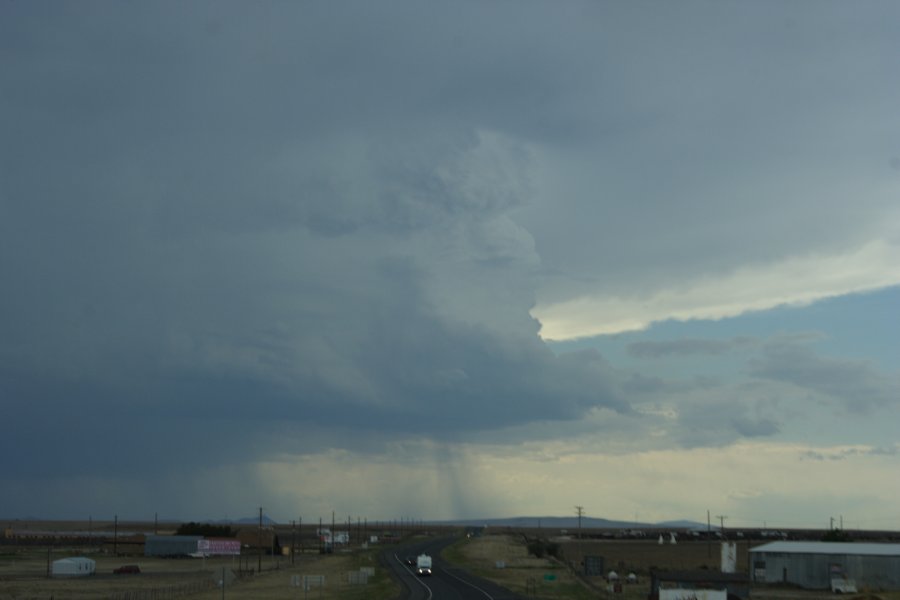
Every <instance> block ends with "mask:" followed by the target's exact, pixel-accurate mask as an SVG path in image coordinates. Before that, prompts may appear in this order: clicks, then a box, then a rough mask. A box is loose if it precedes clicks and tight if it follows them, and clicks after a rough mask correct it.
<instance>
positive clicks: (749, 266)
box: [0, 0, 900, 530]
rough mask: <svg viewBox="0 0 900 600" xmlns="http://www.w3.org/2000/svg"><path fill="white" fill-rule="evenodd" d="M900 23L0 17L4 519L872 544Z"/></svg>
mask: <svg viewBox="0 0 900 600" xmlns="http://www.w3.org/2000/svg"><path fill="white" fill-rule="evenodd" d="M897 31H900V4H897V3H896V2H890V1H868V0H863V1H862V2H854V3H852V4H851V3H846V2H832V1H827V0H826V1H819V0H817V1H815V2H813V1H812V0H809V1H807V0H800V1H798V2H775V1H772V2H769V1H764V2H737V1H724V2H719V1H716V2H712V1H694V0H685V1H683V2H677V3H667V2H642V1H637V2H627V3H625V2H604V1H591V2H578V1H574V0H573V1H568V0H566V1H564V2H533V1H528V0H526V1H515V2H514V1H505V0H490V1H487V2H482V1H478V2H475V1H466V0H463V1H459V2H431V3H423V2H404V1H388V2H379V3H372V2H363V1H359V2H355V1H349V0H348V1H341V2H266V1H261V2H252V3H249V2H219V1H217V2H203V1H197V2H190V3H181V2H152V3H148V2H119V1H116V2H113V1H108V2H104V1H97V2H87V3H86V2H50V1H40V0H39V1H36V2H21V1H19V2H15V1H10V0H2V1H0V286H2V288H0V289H2V294H0V411H2V412H0V414H2V417H0V424H2V434H0V457H2V459H0V468H2V480H3V493H2V494H0V517H3V518H30V517H39V518H46V519H73V518H74V519H87V518H88V517H92V518H94V519H99V518H111V517H112V516H113V515H118V516H119V518H128V519H146V520H150V519H153V518H154V516H155V515H158V516H159V517H160V518H173V519H183V520H189V519H190V520H197V519H221V518H241V517H247V516H253V515H254V514H256V512H257V510H258V507H263V508H264V510H265V512H266V514H268V515H270V516H271V517H272V518H274V519H276V520H278V521H281V522H287V521H290V520H292V519H298V518H301V519H303V520H304V521H306V522H312V521H315V520H316V519H317V518H326V519H327V518H328V517H329V516H330V514H331V513H332V511H334V512H336V514H338V515H351V516H353V517H354V518H356V517H362V518H365V519H367V520H369V521H374V520H389V519H399V518H415V519H422V520H429V519H455V518H485V519H487V518H497V517H511V516H571V515H574V514H575V513H576V509H575V507H576V506H580V507H583V509H584V514H585V515H586V516H590V517H598V518H608V519H617V520H636V521H641V522H659V521H664V520H670V519H691V520H696V521H699V522H705V520H706V515H707V514H708V511H709V512H711V514H712V515H717V516H718V515H722V516H723V517H727V518H726V519H725V521H724V524H725V525H726V527H728V526H744V527H782V528H788V527H822V528H826V527H828V526H829V525H830V523H831V521H830V520H831V519H835V520H836V522H838V521H837V519H840V520H841V521H840V522H843V524H844V527H845V528H848V529H850V528H861V529H893V530H900V508H898V506H897V503H896V498H897V497H898V496H900V477H898V474H900V433H898V431H900V430H898V427H897V425H898V423H900V318H898V315H900V311H898V307H900V194H898V193H900V112H898V110H897V107H898V106H900V77H898V72H897V61H896V58H897V56H900V36H898V35H897Z"/></svg>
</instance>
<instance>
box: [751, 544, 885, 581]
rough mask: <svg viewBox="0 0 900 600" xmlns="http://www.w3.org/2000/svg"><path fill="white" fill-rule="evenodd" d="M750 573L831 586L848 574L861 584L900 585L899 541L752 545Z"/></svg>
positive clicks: (765, 578) (757, 578) (755, 578)
mask: <svg viewBox="0 0 900 600" xmlns="http://www.w3.org/2000/svg"><path fill="white" fill-rule="evenodd" d="M750 574H751V578H752V580H753V581H754V582H756V583H791V584H795V585H799V586H801V587H804V588H808V589H828V588H829V587H830V586H831V580H832V579H836V578H847V579H853V580H855V581H856V585H857V586H859V587H861V588H869V589H873V590H897V589H900V544H875V543H845V542H772V543H770V544H764V545H762V546H757V547H756V548H751V549H750Z"/></svg>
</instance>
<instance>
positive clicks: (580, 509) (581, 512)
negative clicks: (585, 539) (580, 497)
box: [575, 506, 584, 539]
mask: <svg viewBox="0 0 900 600" xmlns="http://www.w3.org/2000/svg"><path fill="white" fill-rule="evenodd" d="M575 512H576V513H577V514H578V539H581V517H582V515H584V507H583V506H576V507H575Z"/></svg>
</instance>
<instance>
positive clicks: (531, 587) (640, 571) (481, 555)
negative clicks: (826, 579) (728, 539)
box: [444, 533, 900, 600]
mask: <svg viewBox="0 0 900 600" xmlns="http://www.w3.org/2000/svg"><path fill="white" fill-rule="evenodd" d="M551 541H552V542H553V543H556V544H558V557H559V558H558V559H557V558H552V557H547V558H541V559H538V558H534V557H533V556H530V555H529V554H528V551H527V548H526V542H525V540H524V539H523V537H522V536H521V535H516V534H508V533H504V534H497V535H485V536H481V537H473V538H471V539H466V540H462V541H460V542H458V543H456V544H454V546H452V547H451V548H450V549H448V550H447V551H446V552H445V553H444V556H445V558H447V559H449V560H451V561H453V562H455V563H457V564H459V565H461V566H465V567H466V568H467V569H469V570H470V571H472V572H473V573H476V574H477V575H479V576H481V577H484V578H485V579H490V580H491V581H494V582H496V583H499V584H500V585H503V586H504V587H507V588H508V589H511V590H513V591H516V592H518V593H520V594H523V595H526V596H528V597H530V598H535V599H537V600H545V599H546V600H549V599H555V598H566V599H572V600H581V599H587V598H594V599H596V598H604V599H606V600H646V599H647V597H648V595H649V593H650V572H651V570H656V569H659V570H671V571H681V570H696V569H711V570H718V568H719V560H720V558H719V551H720V548H719V545H718V544H712V545H708V544H707V543H706V542H698V541H688V542H684V543H680V542H679V543H676V544H674V545H673V544H669V543H666V544H662V545H660V544H659V543H658V542H657V541H651V540H573V539H569V538H557V539H555V540H551ZM749 546H750V545H749V544H748V543H747V542H739V543H738V558H737V570H738V571H739V572H747V565H748V562H747V560H748V559H747V557H748V549H749ZM584 556H600V557H603V560H604V566H605V571H606V572H608V571H609V570H615V571H616V572H617V573H619V574H620V575H622V576H625V575H627V574H628V573H630V572H633V573H635V574H636V575H637V582H636V583H633V584H627V583H623V585H622V586H621V588H620V589H621V591H619V592H610V591H608V584H607V581H606V580H605V579H604V578H603V577H584V576H578V577H576V576H575V575H574V574H573V571H578V572H581V571H582V568H581V564H582V560H583V558H584ZM497 561H503V563H504V568H502V569H501V568H497V565H496V563H497ZM545 575H554V576H555V577H554V578H553V579H552V580H548V579H546V578H545V577H544V576H545ZM834 597H835V596H833V595H832V594H830V593H829V592H822V591H807V590H800V589H796V588H779V587H756V588H753V589H752V590H751V598H752V599H753V600H826V599H828V600H833V599H834ZM847 600H900V592H888V593H878V594H868V593H862V594H859V595H857V596H854V597H849V598H847Z"/></svg>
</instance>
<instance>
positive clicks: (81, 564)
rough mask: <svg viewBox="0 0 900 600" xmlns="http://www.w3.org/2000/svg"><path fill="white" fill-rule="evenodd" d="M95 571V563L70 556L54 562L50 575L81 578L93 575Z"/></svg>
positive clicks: (82, 557)
mask: <svg viewBox="0 0 900 600" xmlns="http://www.w3.org/2000/svg"><path fill="white" fill-rule="evenodd" d="M96 570H97V563H96V561H94V560H92V559H90V558H85V557H84V556H72V557H69V558H60V559H59V560H54V561H53V568H52V569H51V571H50V573H51V575H53V576H54V577H81V576H84V575H93V574H94V572H95V571H96Z"/></svg>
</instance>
